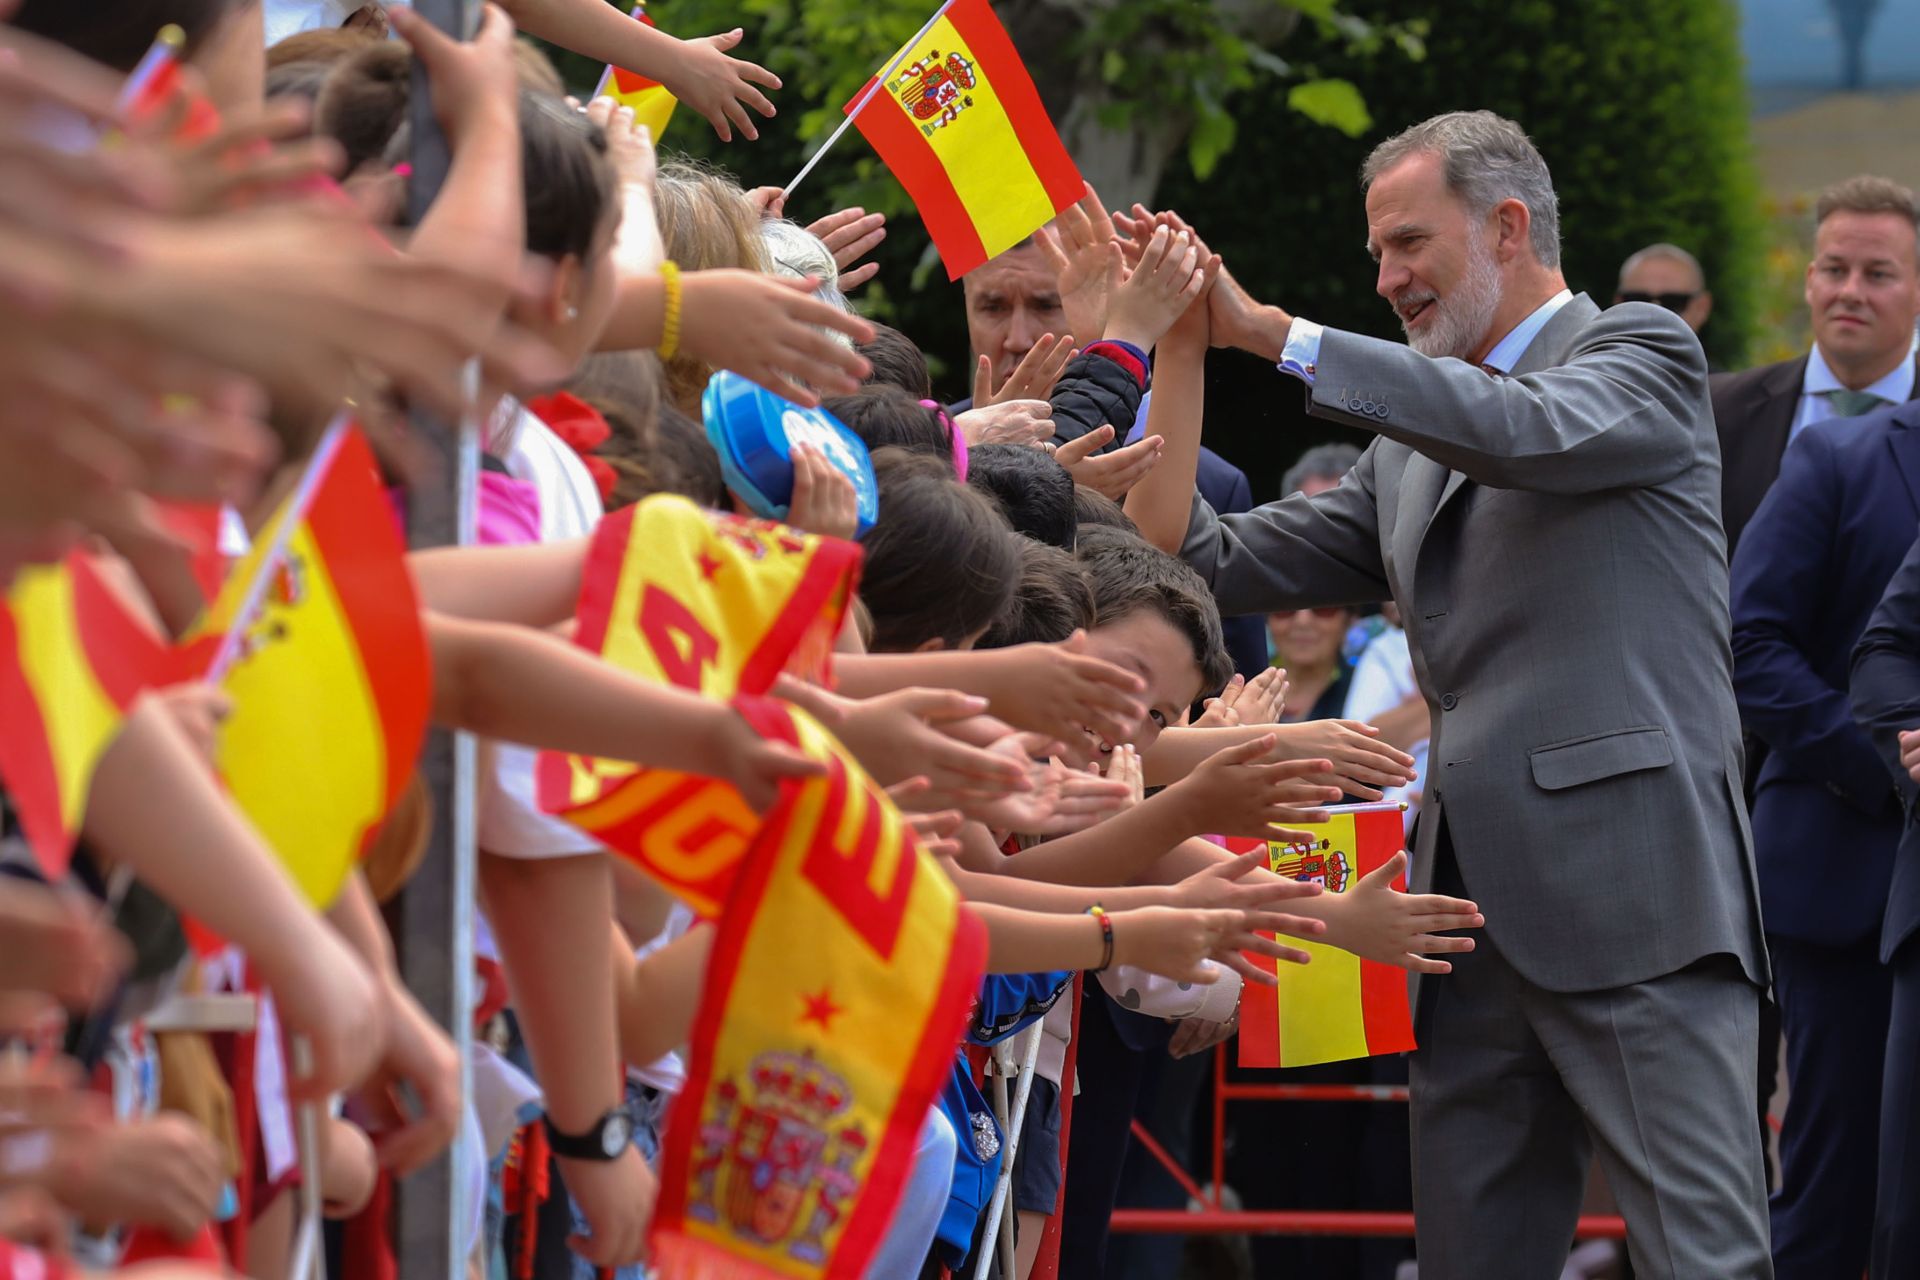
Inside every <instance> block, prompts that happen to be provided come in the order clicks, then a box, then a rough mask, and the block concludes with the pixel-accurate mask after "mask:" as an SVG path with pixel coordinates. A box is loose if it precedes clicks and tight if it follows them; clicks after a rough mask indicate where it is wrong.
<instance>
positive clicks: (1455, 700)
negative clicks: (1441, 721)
mask: <svg viewBox="0 0 1920 1280" xmlns="http://www.w3.org/2000/svg"><path fill="white" fill-rule="evenodd" d="M1459 705H1460V695H1459V694H1457V693H1443V694H1441V695H1440V709H1441V710H1442V711H1451V710H1453V709H1454V708H1455V707H1457V706H1459Z"/></svg>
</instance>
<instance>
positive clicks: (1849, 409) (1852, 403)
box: [1820, 387, 1893, 418]
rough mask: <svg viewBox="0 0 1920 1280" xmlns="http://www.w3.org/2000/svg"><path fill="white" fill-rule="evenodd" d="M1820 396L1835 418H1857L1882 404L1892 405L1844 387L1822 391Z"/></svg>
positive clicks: (1881, 397) (1865, 393)
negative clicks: (1824, 398)
mask: <svg viewBox="0 0 1920 1280" xmlns="http://www.w3.org/2000/svg"><path fill="white" fill-rule="evenodd" d="M1820 394H1821V395H1823V396H1825V397H1826V400H1827V403H1828V404H1830V405H1832V406H1833V416H1834V417H1836V418H1857V417H1859V416H1860V415H1861V414H1863V413H1872V412H1873V411H1874V410H1875V409H1878V408H1879V407H1880V406H1881V405H1883V404H1891V403H1893V402H1892V401H1890V400H1888V399H1887V398H1886V397H1885V396H1877V395H1875V394H1873V392H1871V391H1849V390H1848V389H1847V388H1845V387H1835V388H1834V389H1833V390H1832V391H1822V392H1821V393H1820Z"/></svg>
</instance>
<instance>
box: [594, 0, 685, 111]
mask: <svg viewBox="0 0 1920 1280" xmlns="http://www.w3.org/2000/svg"><path fill="white" fill-rule="evenodd" d="M633 19H634V21H635V22H643V23H645V24H646V25H647V26H649V27H650V26H652V25H653V19H652V18H649V17H648V16H647V6H646V5H644V4H636V5H635V6H633ZM593 96H594V97H596V98H612V99H613V100H614V101H615V102H617V103H619V104H620V105H621V106H623V107H631V108H633V119H634V123H635V124H643V125H645V126H647V131H648V132H649V133H651V134H652V135H653V141H654V145H655V146H658V145H659V143H660V135H661V134H663V133H665V132H666V131H667V121H669V120H671V119H673V108H674V106H675V104H677V103H678V102H679V101H680V99H678V98H676V97H674V96H673V94H672V93H670V92H669V91H668V90H667V87H666V86H665V85H663V84H661V83H660V82H659V81H658V80H649V79H647V77H645V76H643V75H641V74H640V73H639V72H637V71H627V70H625V69H624V68H621V67H616V66H614V65H613V64H612V63H608V64H607V69H606V70H605V71H603V72H601V73H600V83H599V84H597V85H595V86H594V88H593Z"/></svg>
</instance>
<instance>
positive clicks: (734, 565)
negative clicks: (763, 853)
mask: <svg viewBox="0 0 1920 1280" xmlns="http://www.w3.org/2000/svg"><path fill="white" fill-rule="evenodd" d="M859 563H860V550H859V548H858V547H856V546H854V545H853V544H852V543H850V542H841V541H839V540H838V539H835V538H820V537H814V536H812V535H810V534H803V533H800V532H799V531H797V530H794V529H789V528H787V527H785V526H784V525H777V524H773V523H770V522H768V521H765V520H746V519H742V518H741V517H739V516H730V515H721V514H719V513H717V512H712V511H703V510H701V509H700V508H699V507H696V506H694V505H693V504H692V503H691V502H688V501H687V500H686V499H685V498H678V497H673V496H671V495H667V494H661V495H657V496H655V497H651V498H648V499H646V500H644V501H642V502H639V503H636V504H634V505H633V506H631V507H628V508H626V509H625V510H622V511H619V512H616V513H615V514H613V515H610V516H608V517H607V518H606V519H605V520H603V521H601V522H600V526H599V528H598V529H597V530H596V531H595V533H594V538H593V546H592V549H591V550H590V551H589V553H588V558H587V564H586V568H585V570H584V572H583V573H582V575H581V584H580V605H579V609H578V610H577V612H576V615H575V616H576V622H577V625H578V630H577V631H576V633H575V639H576V642H577V643H579V644H580V645H581V646H582V647H584V648H587V649H591V650H593V651H594V652H595V653H597V654H599V655H600V656H601V657H602V658H604V659H606V660H607V661H608V662H611V663H612V664H613V665H615V666H616V667H619V668H620V669H621V670H623V671H630V672H633V673H634V674H635V675H639V676H643V677H645V678H647V679H650V680H658V681H661V682H662V683H665V684H673V685H678V686H679V687H681V688H682V689H692V690H695V691H696V692H699V693H704V694H706V695H707V696H708V697H711V698H720V699H730V698H733V697H734V696H736V695H738V694H748V695H754V694H762V693H765V692H766V691H767V689H768V688H769V687H771V686H772V684H773V681H774V679H775V677H777V676H779V675H780V673H781V672H783V671H786V670H789V669H791V670H793V671H794V672H795V674H799V675H814V674H818V673H821V672H823V671H824V670H825V667H826V660H827V657H828V656H829V654H830V653H831V651H832V647H833V639H834V636H835V635H836V634H837V633H838V631H839V629H840V620H841V617H842V616H843V615H844V614H845V612H846V608H847V603H848V601H849V600H850V599H851V598H852V596H853V587H854V582H855V579H856V577H857V576H858V574H857V569H858V566H859ZM540 800H541V805H542V807H543V808H545V809H546V810H547V811H548V812H549V813H557V814H560V815H562V816H564V817H565V818H566V819H567V820H568V821H570V822H572V823H574V824H575V825H576V826H578V827H579V828H580V829H581V830H583V831H585V832H587V833H588V834H589V835H591V836H593V837H594V839H596V840H598V841H599V842H600V843H601V844H602V845H604V846H606V847H607V848H608V849H611V850H613V852H615V853H617V854H620V855H622V856H623V857H626V858H629V859H631V860H632V861H634V862H636V863H638V864H639V865H640V867H642V868H643V869H644V870H646V871H647V872H649V873H650V874H652V875H653V876H655V877H656V878H657V879H659V880H660V881H661V883H663V884H665V885H666V886H667V887H668V888H669V889H671V890H672V891H673V892H674V893H675V894H677V895H679V896H680V897H681V898H682V899H684V900H685V901H686V903H687V904H688V905H689V906H691V907H692V908H693V909H694V910H695V911H697V912H699V913H700V914H701V915H703V916H712V915H716V914H718V913H719V910H720V906H721V904H722V903H723V902H725V901H726V898H727V892H728V887H729V884H730V882H731V880H732V878H733V874H734V868H735V867H736V865H737V864H738V863H739V861H740V858H741V857H742V856H743V855H744V854H745V853H746V850H747V846H748V844H749V843H750V842H751V840H752V837H753V832H754V831H755V830H756V829H757V828H758V825H759V821H758V819H757V818H755V817H754V814H753V812H752V810H751V809H749V808H748V807H747V805H746V803H745V801H743V800H741V798H740V793H739V792H737V791H735V790H734V789H733V788H732V787H731V786H729V785H728V784H726V783H724V782H720V781H717V780H716V779H713V778H705V777H700V776H698V775H695V774H687V773H676V772H674V771H672V770H667V769H638V768H636V767H635V766H633V765H631V764H628V763H625V762H623V761H617V760H600V759H594V758H591V757H586V756H577V755H563V754H559V753H556V752H549V753H546V754H544V755H543V756H542V757H541V761H540Z"/></svg>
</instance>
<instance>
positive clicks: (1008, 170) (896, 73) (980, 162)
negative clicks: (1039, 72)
mask: <svg viewBox="0 0 1920 1280" xmlns="http://www.w3.org/2000/svg"><path fill="white" fill-rule="evenodd" d="M886 65H887V66H888V67H889V68H892V71H891V73H890V74H888V75H887V81H886V84H885V86H884V87H883V88H882V90H881V91H880V92H879V93H877V94H875V95H874V96H873V98H872V100H871V101H869V102H868V103H867V105H866V106H865V108H864V109H862V110H861V111H860V112H859V114H858V115H856V116H855V117H854V123H855V124H856V125H857V126H858V127H859V129H860V132H861V133H863V134H865V135H866V138H867V141H868V142H870V143H872V144H873V149H874V150H875V151H877V152H879V153H880V158H881V159H882V160H883V161H885V162H886V165H887V168H889V169H891V170H893V175H894V177H896V178H898V179H900V185H901V186H903V187H905V188H906V189H907V194H908V195H909V196H911V197H912V198H913V203H914V205H915V206H916V207H917V208H918V209H919V211H920V217H921V219H922V220H923V221H924V222H925V223H926V224H927V234H928V235H930V236H932V237H933V243H934V247H935V248H937V249H939V250H940V260H941V261H942V262H944V263H945V264H946V267H947V275H948V277H949V278H951V279H954V280H958V279H959V278H960V277H961V276H963V275H965V274H966V273H967V272H969V271H971V270H973V269H974V268H975V267H977V266H979V265H981V264H982V263H984V262H986V261H987V260H988V259H990V258H993V257H996V256H998V255H999V254H1002V253H1004V252H1006V251H1007V250H1008V249H1011V248H1013V246H1015V245H1017V244H1019V243H1020V242H1021V241H1022V240H1024V239H1026V238H1027V237H1028V236H1030V235H1032V234H1033V233H1034V232H1035V231H1037V230H1039V228H1040V227H1042V226H1043V225H1045V224H1046V223H1047V222H1048V221H1050V220H1051V219H1052V218H1053V216H1054V215H1055V214H1057V213H1059V212H1060V211H1061V210H1062V209H1065V208H1066V207H1067V206H1068V205H1070V204H1072V203H1073V202H1074V201H1076V200H1078V199H1079V198H1080V196H1081V194H1082V192H1083V184H1082V182H1081V180H1080V171H1079V170H1078V169H1076V168H1075V167H1074V164H1073V159H1072V157H1070V156H1068V155H1067V149H1066V147H1065V146H1064V145H1063V144H1062V143H1061V141H1060V135H1059V134H1058V133H1057V132H1055V130H1054V127H1053V121H1052V120H1050V119H1048V118H1047V111H1046V108H1045V107H1043V106H1041V105H1040V94H1039V92H1038V91H1037V90H1036V89H1035V88H1034V87H1033V77H1032V76H1030V75H1028V74H1027V67H1026V64H1025V63H1024V62H1022V61H1021V60H1020V54H1019V52H1018V51H1017V50H1016V49H1015V48H1014V47H1013V41H1012V40H1010V39H1008V38H1007V32H1006V28H1004V27H1002V26H1001V25H1000V20H999V19H998V18H996V17H994V14H993V6H992V5H991V4H989V3H988V0H953V3H952V4H950V5H949V6H948V7H947V9H946V12H945V13H944V14H943V15H942V16H941V17H940V18H939V19H938V20H937V21H936V22H934V24H933V25H932V26H931V27H929V28H928V29H927V32H926V34H924V35H923V36H921V37H920V39H919V40H917V41H915V42H914V43H913V44H912V45H910V46H908V47H907V48H905V49H903V50H901V51H900V52H899V53H897V54H895V55H894V57H893V58H892V59H890V60H889V61H888V62H887V64H886ZM872 87H873V81H871V80H869V81H868V82H867V87H866V89H862V90H861V91H860V95H859V96H856V97H855V98H854V99H853V101H852V102H849V103H848V104H847V106H846V108H845V110H847V111H852V110H853V108H854V106H855V105H856V104H858V103H859V102H860V101H861V100H862V98H864V97H865V96H866V92H867V89H871V88H872Z"/></svg>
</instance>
